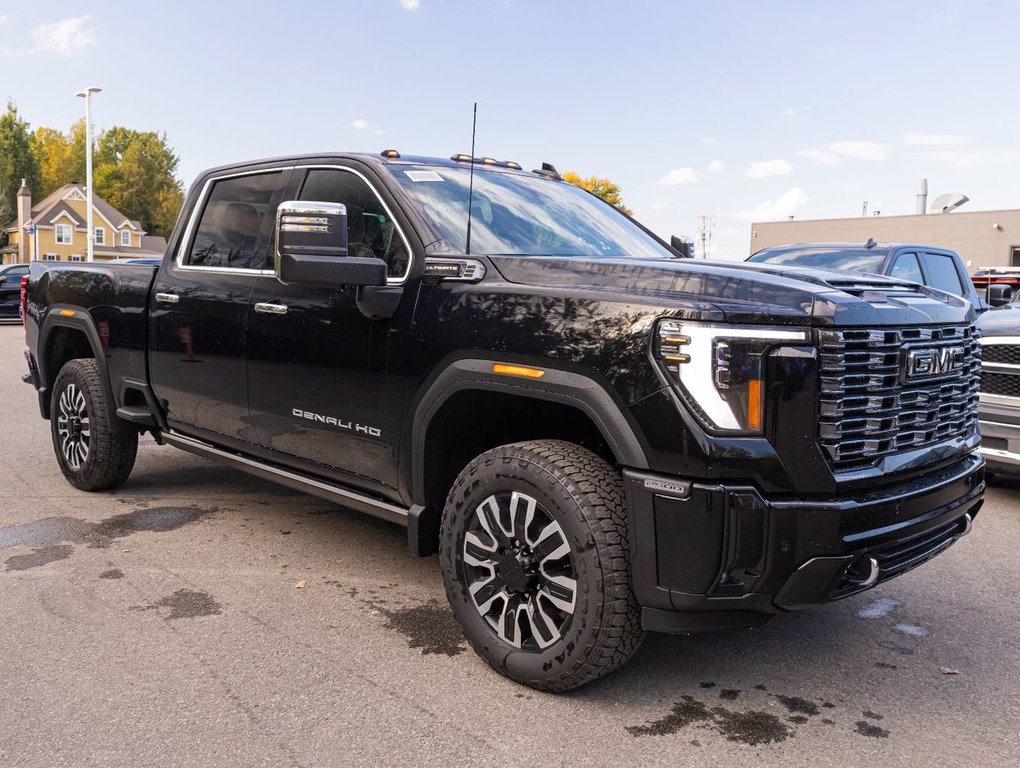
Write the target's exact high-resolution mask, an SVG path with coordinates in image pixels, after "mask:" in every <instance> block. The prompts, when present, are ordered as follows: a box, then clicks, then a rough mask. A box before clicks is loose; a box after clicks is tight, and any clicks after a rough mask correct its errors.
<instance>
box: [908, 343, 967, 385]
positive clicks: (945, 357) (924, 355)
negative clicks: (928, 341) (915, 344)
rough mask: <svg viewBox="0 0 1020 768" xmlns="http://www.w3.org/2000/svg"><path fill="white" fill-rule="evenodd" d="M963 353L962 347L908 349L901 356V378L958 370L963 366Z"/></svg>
mask: <svg viewBox="0 0 1020 768" xmlns="http://www.w3.org/2000/svg"><path fill="white" fill-rule="evenodd" d="M964 354H965V352H964V350H963V347H931V348H928V349H908V350H907V354H906V356H905V357H904V358H903V379H904V381H910V380H912V379H921V378H925V377H927V376H941V375H942V374H946V373H951V372H953V371H958V370H960V368H962V367H963V358H964Z"/></svg>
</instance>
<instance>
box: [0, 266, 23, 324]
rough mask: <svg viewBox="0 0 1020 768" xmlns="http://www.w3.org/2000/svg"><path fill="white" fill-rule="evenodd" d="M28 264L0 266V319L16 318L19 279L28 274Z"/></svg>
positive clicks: (19, 303)
mask: <svg viewBox="0 0 1020 768" xmlns="http://www.w3.org/2000/svg"><path fill="white" fill-rule="evenodd" d="M28 268H29V265H28V264H5V265H3V266H0V318H4V317H18V310H19V308H20V307H21V278H22V277H24V276H25V275H27V274H28Z"/></svg>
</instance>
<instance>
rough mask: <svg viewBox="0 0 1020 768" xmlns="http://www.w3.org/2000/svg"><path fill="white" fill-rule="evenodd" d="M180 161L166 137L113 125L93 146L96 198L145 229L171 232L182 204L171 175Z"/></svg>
mask: <svg viewBox="0 0 1020 768" xmlns="http://www.w3.org/2000/svg"><path fill="white" fill-rule="evenodd" d="M179 162H180V160H179V158H178V157H177V155H176V154H175V153H174V151H173V149H171V148H170V146H169V145H168V144H167V141H166V134H158V133H155V132H154V131H135V130H131V129H129V128H122V127H114V128H111V129H110V130H108V131H104V132H103V133H102V134H100V136H99V140H98V142H97V143H96V150H95V156H94V158H93V171H92V172H93V176H94V179H95V189H96V194H98V195H100V196H101V197H103V198H104V199H105V200H106V201H107V202H108V203H109V204H110V205H112V206H113V207H114V208H116V209H117V210H119V211H120V212H121V213H123V214H124V215H125V216H127V217H128V218H129V219H137V220H138V221H140V222H142V227H143V228H144V229H145V231H147V232H150V233H153V234H162V235H167V234H169V232H170V230H171V229H172V228H173V224H174V221H175V220H176V218H177V213H178V211H179V210H180V207H181V203H182V202H183V200H184V190H183V188H182V186H181V183H180V181H178V179H177V177H176V176H175V174H176V172H177V166H178V163H179Z"/></svg>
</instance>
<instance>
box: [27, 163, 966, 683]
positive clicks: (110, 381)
mask: <svg viewBox="0 0 1020 768" xmlns="http://www.w3.org/2000/svg"><path fill="white" fill-rule="evenodd" d="M678 256H679V253H678V252H677V251H675V250H673V249H672V248H671V247H670V246H668V245H666V244H665V243H664V242H663V241H661V240H659V239H658V238H657V237H655V236H654V235H653V234H652V233H650V232H649V231H648V230H647V229H645V228H644V227H642V226H641V225H640V224H638V223H637V222H635V221H634V220H632V219H631V218H629V217H628V216H626V215H624V214H623V213H621V212H619V211H618V210H616V209H615V208H613V207H611V206H609V205H607V204H605V203H603V202H602V201H601V200H599V199H598V198H596V197H594V196H593V195H591V194H589V193H587V192H585V191H583V190H581V189H579V188H577V187H574V186H571V185H569V184H566V183H564V182H563V181H562V179H560V177H559V175H558V174H557V173H556V171H555V169H554V168H553V167H552V166H550V165H543V167H542V168H541V169H539V170H537V171H533V172H530V173H529V172H525V171H523V170H522V169H521V168H520V166H519V165H517V164H516V163H510V162H497V161H494V160H492V159H491V158H472V157H470V156H467V155H455V156H454V157H453V158H451V159H449V160H438V159H429V158H421V157H401V156H400V154H399V153H397V152H396V151H394V150H387V151H386V152H383V153H382V155H381V156H371V155H357V154H336V155H334V154H324V155H311V156H300V157H288V158H282V159H275V160H267V161H260V162H252V163H245V164H239V165H231V166H229V167H223V168H216V169H213V170H210V171H208V172H206V173H204V174H203V175H202V176H200V177H199V179H198V181H197V182H196V184H195V185H194V186H193V188H192V189H191V191H190V193H189V195H188V197H187V199H186V201H185V205H184V208H183V210H182V212H181V215H180V218H179V220H178V223H177V226H176V229H175V231H174V232H173V234H172V236H171V239H170V242H169V246H168V250H167V253H166V256H165V258H164V259H163V262H162V263H161V264H160V265H159V266H158V267H151V266H145V265H141V266H139V265H120V264H118V265H105V264H103V263H95V264H73V265H71V264H66V265H65V264H60V265H50V264H42V263H36V264H33V265H32V271H31V274H30V276H29V279H28V281H27V288H26V291H25V299H24V300H25V308H24V316H25V325H26V336H27V345H28V350H27V359H28V368H29V374H28V375H26V377H25V378H26V380H27V381H29V382H30V383H31V384H32V386H33V387H35V389H36V390H37V391H38V395H39V407H40V410H41V412H42V416H43V417H44V418H46V419H49V421H50V429H51V433H52V438H53V446H54V449H55V453H56V457H57V461H58V462H59V464H60V468H61V470H62V471H63V473H64V475H65V476H66V477H67V479H68V480H69V481H70V482H71V483H72V484H73V485H74V486H76V487H78V488H80V489H83V490H86V491H96V490H101V489H104V488H112V487H114V486H116V485H118V484H120V483H123V482H124V481H125V480H126V479H127V478H128V475H129V473H130V472H131V468H132V464H133V462H134V458H135V451H136V448H137V442H138V436H139V434H140V433H142V432H148V433H151V434H152V436H153V437H154V438H155V439H156V441H157V442H159V443H165V444H169V445H172V446H176V447H178V448H182V449H184V450H186V451H191V452H193V453H196V454H198V455H201V456H206V457H210V458H213V459H215V460H218V461H221V462H224V463H225V464H228V465H231V466H233V467H236V468H238V469H241V470H244V471H246V472H251V473H254V474H256V475H259V476H261V477H264V478H269V479H271V480H274V481H277V482H280V483H283V484H285V485H288V486H290V487H293V488H299V489H303V490H305V491H307V492H309V493H312V494H316V495H318V496H322V497H324V498H327V499H331V500H333V501H336V502H338V503H340V504H343V505H344V506H347V507H349V508H353V509H356V510H360V511H363V512H366V513H368V514H372V515H376V516H378V517H381V518H384V519H386V520H390V521H393V522H394V523H398V524H401V525H404V526H406V527H407V530H408V541H409V546H410V549H411V551H412V552H413V553H415V554H418V555H426V554H431V553H434V552H436V551H438V552H439V562H440V568H441V572H442V578H443V581H444V584H445V587H446V592H447V595H448V597H449V600H450V604H451V606H452V607H453V611H454V613H455V615H456V617H457V619H458V621H459V622H460V624H461V626H462V627H463V629H464V634H465V635H466V637H467V639H468V641H469V642H470V643H471V645H472V646H473V647H474V648H475V650H476V651H477V652H478V653H479V654H480V655H481V656H482V657H483V658H484V659H485V660H486V661H487V662H488V663H489V664H490V665H491V666H492V667H493V668H495V669H496V670H498V671H499V672H501V673H503V674H505V675H508V676H509V677H511V678H513V679H515V680H517V681H520V682H522V683H525V684H527V685H530V686H534V687H536V688H540V689H544V690H551V691H562V690H567V689H570V688H573V687H576V686H578V685H581V684H583V683H585V682H587V681H590V680H592V679H594V678H596V677H599V676H601V675H603V674H605V673H606V672H609V671H610V670H612V669H615V668H616V667H618V666H619V665H620V664H622V663H623V662H624V661H626V660H627V658H629V657H630V656H631V654H633V652H634V651H635V649H636V648H637V647H638V645H639V643H640V642H641V639H642V637H643V633H644V631H645V630H654V631H663V632H691V631H695V630H701V629H711V628H723V627H746V626H753V625H756V624H760V623H762V622H764V621H765V620H766V619H768V618H769V616H770V615H772V614H775V613H777V612H780V611H787V610H792V609H797V608H803V607H806V606H812V605H817V604H821V603H825V602H827V601H830V600H834V599H836V598H841V597H844V596H846V595H851V594H853V593H855V592H859V591H860V590H864V589H867V588H869V587H872V586H874V585H875V584H877V583H880V582H882V581H883V580H885V579H889V578H892V577H894V576H897V575H899V574H901V573H903V572H904V571H906V570H908V569H910V568H913V567H914V566H916V565H918V564H920V563H922V562H924V561H925V560H927V559H929V558H931V557H933V556H935V555H936V554H938V553H940V552H941V551H943V550H944V549H946V548H947V547H948V546H950V545H951V544H953V543H954V542H955V541H956V540H957V539H959V538H960V537H961V536H962V535H964V534H965V533H967V532H968V530H970V527H971V521H972V519H973V518H974V515H975V514H976V513H977V512H978V510H979V508H980V507H981V503H982V497H983V492H984V479H983V473H984V462H983V459H982V458H981V457H980V455H978V454H977V453H976V452H975V450H974V449H975V448H976V446H977V444H978V441H979V436H978V429H977V400H978V394H977V393H978V379H979V368H980V359H979V351H978V343H977V339H976V338H975V333H974V320H975V314H974V310H973V308H972V307H971V305H970V304H969V303H968V302H967V301H965V300H963V299H961V298H958V297H954V296H949V295H946V294H943V293H941V292H938V291H932V290H930V289H928V288H925V287H924V286H918V285H915V284H913V283H906V282H902V281H898V280H894V279H889V278H882V277H862V276H859V275H853V274H849V273H845V272H826V271H818V270H811V269H788V268H781V267H776V266H771V265H754V264H751V265H745V264H741V265H737V264H732V263H709V262H698V261H694V260H691V259H681V258H678Z"/></svg>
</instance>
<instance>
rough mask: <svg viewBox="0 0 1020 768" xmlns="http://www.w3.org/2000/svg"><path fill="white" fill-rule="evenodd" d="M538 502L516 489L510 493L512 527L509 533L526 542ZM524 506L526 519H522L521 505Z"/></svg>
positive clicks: (519, 540) (514, 537) (517, 539)
mask: <svg viewBox="0 0 1020 768" xmlns="http://www.w3.org/2000/svg"><path fill="white" fill-rule="evenodd" d="M536 504H538V502H537V501H535V500H534V499H533V498H531V497H530V496H527V495H525V494H523V493H518V492H517V491H514V492H513V493H512V494H510V529H509V530H508V531H507V533H508V534H509V535H510V536H511V537H512V538H513V539H514V540H515V541H518V542H526V541H527V539H528V536H527V534H528V528H529V527H530V526H531V521H532V520H534V519H535V505H536ZM522 506H523V507H524V519H523V520H522V519H521V507H522Z"/></svg>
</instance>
